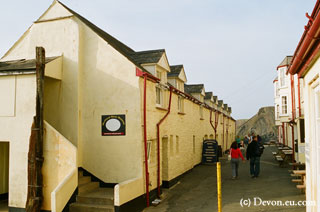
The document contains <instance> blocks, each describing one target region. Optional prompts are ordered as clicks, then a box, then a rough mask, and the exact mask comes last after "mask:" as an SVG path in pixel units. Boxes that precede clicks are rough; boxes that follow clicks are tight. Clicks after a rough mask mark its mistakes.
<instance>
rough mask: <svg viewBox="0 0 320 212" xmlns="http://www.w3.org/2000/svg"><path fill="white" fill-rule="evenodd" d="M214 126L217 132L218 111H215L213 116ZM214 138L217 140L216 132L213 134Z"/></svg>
mask: <svg viewBox="0 0 320 212" xmlns="http://www.w3.org/2000/svg"><path fill="white" fill-rule="evenodd" d="M214 120H215V122H214V128H215V129H216V131H215V132H217V127H218V121H219V111H216V114H215V117H214ZM214 139H215V140H217V133H216V134H215V137H214Z"/></svg>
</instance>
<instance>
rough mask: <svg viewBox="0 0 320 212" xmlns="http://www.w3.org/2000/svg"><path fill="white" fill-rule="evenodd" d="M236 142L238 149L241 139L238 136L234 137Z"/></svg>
mask: <svg viewBox="0 0 320 212" xmlns="http://www.w3.org/2000/svg"><path fill="white" fill-rule="evenodd" d="M236 142H237V144H238V147H240V146H241V139H240V137H239V136H238V135H237V137H236Z"/></svg>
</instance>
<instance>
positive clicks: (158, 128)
mask: <svg viewBox="0 0 320 212" xmlns="http://www.w3.org/2000/svg"><path fill="white" fill-rule="evenodd" d="M171 96H172V87H171V86H170V97H169V105H168V111H167V113H166V115H165V116H164V117H163V118H162V119H161V120H160V121H159V122H158V124H157V148H158V170H157V172H158V173H157V175H158V179H157V186H158V197H159V198H160V195H161V191H160V125H161V123H162V122H163V121H164V120H165V119H166V118H167V116H168V115H169V113H170V110H171Z"/></svg>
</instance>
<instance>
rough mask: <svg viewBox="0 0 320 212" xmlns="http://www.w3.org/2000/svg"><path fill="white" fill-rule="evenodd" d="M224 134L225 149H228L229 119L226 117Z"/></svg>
mask: <svg viewBox="0 0 320 212" xmlns="http://www.w3.org/2000/svg"><path fill="white" fill-rule="evenodd" d="M226 128H227V129H226V134H227V138H226V148H228V134H229V118H228V117H227V126H226Z"/></svg>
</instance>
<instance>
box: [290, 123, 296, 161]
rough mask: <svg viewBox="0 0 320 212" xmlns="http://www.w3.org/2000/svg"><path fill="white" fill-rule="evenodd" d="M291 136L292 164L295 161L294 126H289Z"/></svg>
mask: <svg viewBox="0 0 320 212" xmlns="http://www.w3.org/2000/svg"><path fill="white" fill-rule="evenodd" d="M291 132H292V133H291V134H292V162H294V161H295V154H296V153H295V151H294V126H293V124H292V125H291Z"/></svg>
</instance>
